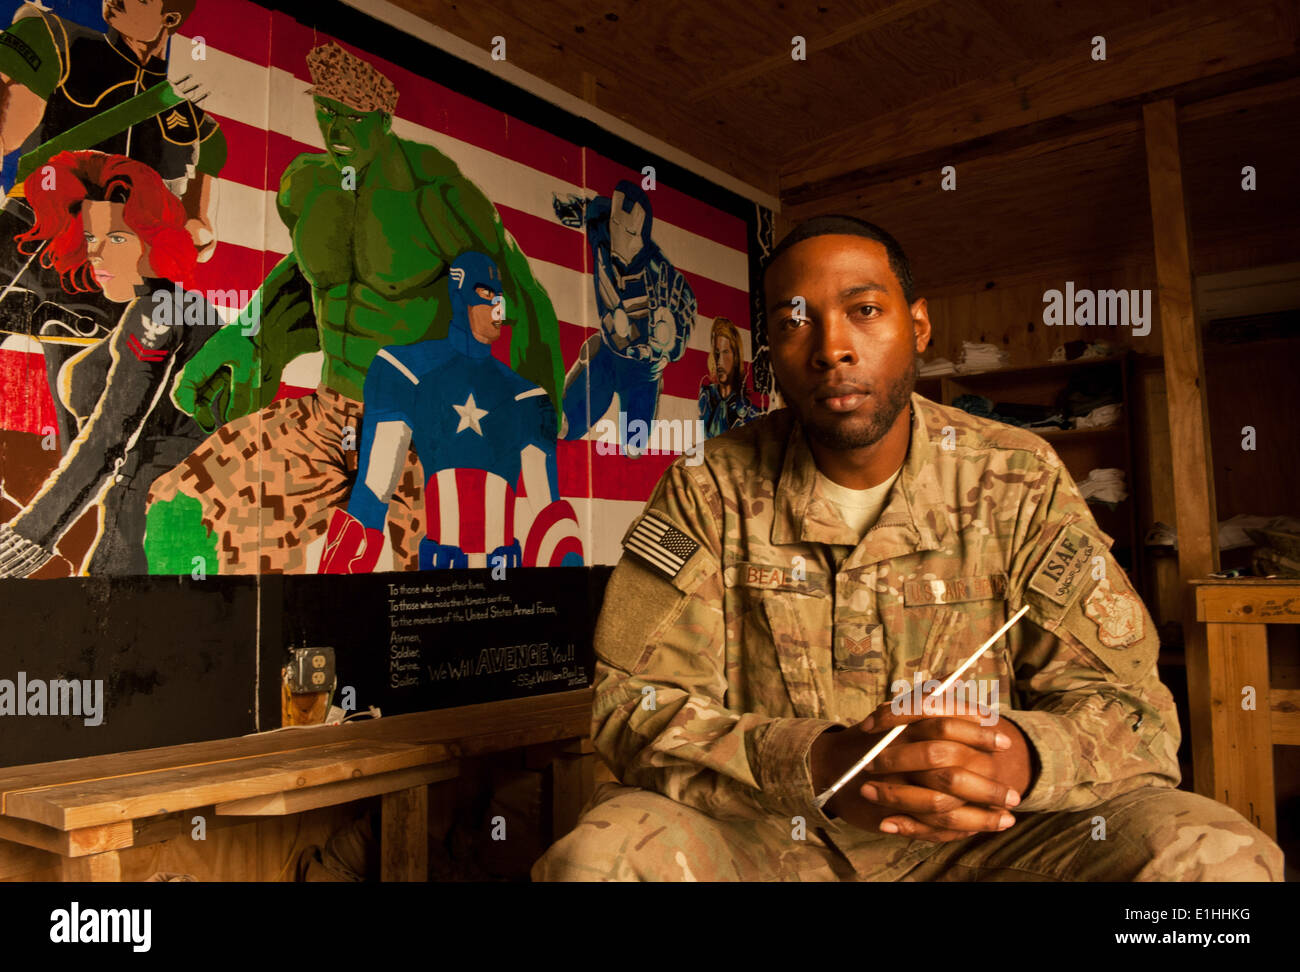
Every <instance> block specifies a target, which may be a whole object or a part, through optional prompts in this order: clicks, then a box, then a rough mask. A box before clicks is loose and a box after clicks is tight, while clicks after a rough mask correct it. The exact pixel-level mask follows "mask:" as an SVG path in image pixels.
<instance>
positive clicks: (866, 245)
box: [765, 234, 930, 449]
mask: <svg viewBox="0 0 1300 972" xmlns="http://www.w3.org/2000/svg"><path fill="white" fill-rule="evenodd" d="M765 291H766V294H765V296H766V305H767V320H768V343H769V345H770V352H771V357H772V372H773V375H774V376H775V378H776V383H777V387H778V388H779V389H780V391H781V395H782V396H783V397H784V399H785V401H786V403H787V404H788V405H789V406H790V408H792V409H794V411H795V414H797V415H798V416H799V418H800V420H801V421H802V423H803V425H804V427H805V428H806V429H807V430H808V434H809V435H810V436H811V437H812V438H813V439H815V440H816V441H817V442H819V443H820V444H822V445H824V446H826V447H828V448H831V449H858V448H862V447H865V446H870V445H873V444H874V443H876V442H878V441H879V440H880V439H881V438H882V437H883V436H884V435H885V433H886V432H888V431H889V430H890V429H891V428H892V427H893V426H894V424H895V422H896V421H899V420H900V419H899V416H900V414H901V413H902V412H903V410H904V409H905V408H906V407H907V403H908V399H909V397H910V395H911V393H912V388H913V387H914V385H915V384H916V359H917V355H918V354H920V352H921V351H923V350H924V349H925V347H926V345H927V344H928V343H929V340H930V319H929V316H928V314H927V311H926V306H925V301H924V300H918V301H916V302H915V303H914V304H912V305H911V306H910V307H909V306H908V304H907V301H906V299H905V298H904V297H903V288H902V285H901V284H900V283H899V282H898V278H897V277H896V276H895V275H894V272H893V271H892V270H891V269H890V267H889V258H888V255H887V254H886V252H885V248H884V246H882V245H881V244H880V243H877V242H876V241H875V240H869V239H866V238H864V237H860V236H847V235H836V234H830V235H826V236H815V237H813V238H812V239H808V240H804V241H802V242H800V243H796V244H795V245H794V246H792V247H791V248H790V249H789V250H787V251H786V252H785V253H783V254H782V255H781V256H780V258H778V259H777V261H776V263H774V264H773V265H772V266H771V267H770V268H769V269H768V272H767V279H766V286H765ZM796 298H802V302H801V301H799V300H797V299H796ZM801 307H802V313H800V308H801Z"/></svg>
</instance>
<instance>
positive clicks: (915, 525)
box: [772, 392, 948, 568]
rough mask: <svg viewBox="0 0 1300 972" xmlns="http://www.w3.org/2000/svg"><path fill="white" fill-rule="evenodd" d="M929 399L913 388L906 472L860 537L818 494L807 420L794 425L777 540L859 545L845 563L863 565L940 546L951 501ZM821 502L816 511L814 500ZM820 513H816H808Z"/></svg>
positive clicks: (780, 492) (780, 484) (779, 492)
mask: <svg viewBox="0 0 1300 972" xmlns="http://www.w3.org/2000/svg"><path fill="white" fill-rule="evenodd" d="M929 404H930V403H929V401H928V400H926V399H925V398H922V397H921V396H920V395H918V394H916V393H915V392H913V394H912V400H911V409H912V430H911V437H910V439H909V441H908V446H907V457H906V458H905V459H904V460H903V471H902V473H901V475H899V477H898V479H897V480H896V481H895V482H894V487H893V489H891V490H890V492H889V500H888V502H887V503H886V504H885V508H884V509H883V510H882V511H881V513H880V518H879V519H878V520H877V521H876V523H875V525H874V526H873V527H872V528H871V529H870V530H868V531H867V535H866V536H865V537H859V536H857V535H856V534H855V533H854V532H853V531H852V529H850V528H849V526H848V525H847V524H846V523H844V521H843V520H842V519H841V518H840V517H839V514H838V513H837V512H836V511H835V509H834V507H831V506H828V505H826V504H824V503H823V501H821V500H819V499H818V498H817V497H816V496H815V495H814V487H815V485H816V481H817V463H816V461H815V460H814V458H813V454H812V450H811V449H810V448H809V447H808V440H807V438H806V437H805V435H804V430H803V426H802V424H801V423H800V422H799V420H798V419H797V418H796V419H795V420H794V422H793V423H792V424H791V429H790V438H789V441H788V443H787V445H786V450H785V461H784V464H783V466H782V469H781V476H780V479H779V480H778V481H777V486H776V496H775V511H774V516H773V520H772V543H774V544H780V543H825V544H833V545H838V546H844V547H852V548H854V550H853V552H852V553H851V554H850V555H849V557H848V559H847V560H846V561H845V562H844V564H843V566H844V567H850V568H851V567H863V566H867V565H869V564H873V563H878V562H880V561H883V560H889V559H891V558H894V557H899V556H903V555H904V554H909V553H914V552H916V551H921V550H937V549H938V548H939V546H940V545H941V543H942V540H943V538H944V536H945V535H946V533H947V531H948V504H947V503H946V502H945V501H944V498H943V495H942V492H941V491H940V488H939V477H938V472H937V470H936V468H935V460H936V455H937V448H938V444H937V443H936V442H935V441H934V440H933V439H932V438H931V434H930V428H929V424H928V423H927V422H926V416H925V413H926V411H927V409H928V407H929ZM814 504H818V507H817V509H816V510H815V511H814V510H813V505H814ZM810 512H815V513H816V515H815V516H809V514H810Z"/></svg>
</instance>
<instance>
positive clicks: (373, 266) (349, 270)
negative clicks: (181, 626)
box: [147, 43, 560, 573]
mask: <svg viewBox="0 0 1300 972" xmlns="http://www.w3.org/2000/svg"><path fill="white" fill-rule="evenodd" d="M307 65H308V69H309V71H310V73H311V80H312V88H311V91H310V97H311V100H312V103H313V104H314V108H315V114H316V121H317V124H318V125H319V128H320V134H321V137H322V139H323V140H324V145H325V149H326V150H325V152H323V153H319V154H316V153H313V154H304V155H300V156H298V157H297V158H295V159H294V160H293V161H292V162H291V163H290V164H289V166H288V168H287V169H285V171H284V173H283V175H282V176H281V177H280V180H279V186H280V189H279V194H278V196H277V198H276V205H277V209H278V212H279V216H280V219H281V220H282V221H283V222H284V225H285V226H286V227H287V228H288V230H289V231H290V235H291V239H292V244H293V248H292V251H291V252H290V253H289V254H288V255H287V256H285V257H284V259H283V260H281V261H280V262H279V263H278V264H277V265H276V266H275V268H274V269H273V270H272V271H271V273H270V275H269V276H268V277H267V279H266V281H265V282H264V283H263V285H262V287H261V289H260V291H259V293H258V294H257V295H256V296H255V297H254V299H253V302H252V306H253V307H254V308H256V309H257V310H256V312H254V313H248V312H246V313H245V314H244V315H243V316H242V317H241V319H240V320H238V321H236V322H234V323H232V324H230V325H229V326H227V327H225V328H223V329H222V330H221V332H220V333H218V334H217V335H216V337H215V338H214V339H213V340H212V341H210V342H209V343H208V344H207V345H205V347H204V349H203V351H202V352H201V353H200V354H198V355H196V356H195V357H194V358H193V359H192V360H191V361H190V362H189V364H188V365H187V366H186V368H185V370H184V372H183V373H182V374H181V376H180V378H179V381H178V383H177V386H176V390H175V399H176V402H177V404H178V405H180V407H181V408H183V409H185V410H186V411H188V412H191V413H192V414H194V415H195V417H196V418H197V419H198V420H199V421H200V422H201V423H204V424H208V423H210V425H209V427H213V426H216V425H218V424H220V428H216V429H215V431H214V432H213V434H212V435H211V436H210V437H209V438H208V440H207V441H205V442H204V443H203V444H202V445H201V446H200V447H199V448H198V449H197V450H196V451H195V452H194V453H193V454H192V455H190V456H189V457H188V458H186V459H185V460H184V461H183V462H182V463H181V464H180V465H179V466H178V467H177V468H176V469H175V470H173V471H172V472H171V473H169V474H167V475H165V476H163V477H161V478H160V479H159V480H158V481H157V482H156V483H155V484H154V487H153V490H152V492H151V496H150V503H151V506H150V510H149V524H150V531H149V533H150V537H151V538H156V539H150V540H149V542H148V543H147V548H148V551H149V559H150V569H151V570H152V571H153V572H155V573H167V572H171V571H172V570H174V569H176V568H178V567H179V568H180V569H184V568H185V565H186V564H187V563H189V562H191V561H192V557H193V556H194V555H205V554H209V553H214V554H215V557H216V560H217V563H218V565H219V568H218V569H219V570H220V571H221V572H222V573H254V572H258V571H262V572H292V573H300V572H304V571H311V570H314V569H317V568H318V567H319V566H320V557H321V554H322V552H323V550H324V546H325V543H327V542H328V541H327V540H326V534H327V531H328V529H329V524H330V521H331V516H332V514H333V513H334V511H336V510H345V509H346V507H347V506H348V503H349V496H350V494H351V492H352V486H353V480H354V479H355V478H356V474H357V469H358V458H359V454H358V443H357V433H358V431H359V429H360V426H361V424H362V423H363V421H364V419H363V415H364V413H365V410H366V407H367V406H366V403H365V400H364V399H365V387H366V382H367V374H368V372H369V369H370V367H371V364H372V362H373V361H374V360H375V357H376V355H377V354H379V353H380V351H381V350H383V349H391V348H394V347H400V346H403V345H409V344H417V343H422V342H427V341H431V340H437V339H442V338H446V337H447V336H448V331H449V328H450V326H451V325H452V323H453V318H454V313H453V312H454V309H455V304H456V301H455V300H453V299H452V297H451V294H450V293H449V287H451V286H453V285H452V284H451V283H450V281H451V275H450V273H449V269H450V268H451V266H452V263H453V261H454V260H455V259H456V257H457V256H459V255H460V254H462V253H465V252H471V251H472V252H477V253H481V254H485V255H486V256H488V257H490V258H491V259H492V260H493V261H494V263H495V265H496V266H498V267H500V268H501V274H500V280H499V289H500V296H501V297H502V298H503V301H504V303H503V304H502V306H503V307H507V308H509V309H510V315H511V316H510V318H508V319H507V320H508V322H509V324H510V336H511V340H510V359H511V363H512V366H513V368H514V370H515V372H516V374H515V375H514V376H513V377H523V378H525V379H527V380H530V381H531V382H532V384H533V385H534V387H537V388H539V389H540V390H541V391H542V393H543V394H544V395H546V396H548V397H550V396H554V395H555V394H556V393H557V390H558V387H559V375H560V357H559V352H558V335H557V322H556V317H555V311H554V309H553V308H552V306H551V302H550V298H549V297H548V296H547V294H546V291H545V290H544V289H543V288H542V286H541V285H540V284H539V283H538V282H537V280H536V279H535V278H534V276H533V273H532V270H531V268H530V266H529V263H528V260H527V259H526V258H525V257H524V255H523V253H522V252H521V251H520V249H519V247H518V245H517V244H516V243H515V242H513V241H512V240H511V239H510V238H509V237H508V235H507V233H506V231H505V229H504V227H503V225H502V222H501V219H500V216H499V215H498V214H497V212H496V209H495V207H494V206H493V204H492V203H491V201H490V200H489V199H488V198H487V196H486V195H484V193H483V192H482V191H481V190H480V189H479V188H478V187H477V186H476V185H475V184H474V183H473V182H471V181H470V180H469V179H468V178H466V177H465V176H464V175H463V174H462V173H461V171H460V169H459V168H458V167H457V166H456V164H455V163H454V162H452V161H451V159H449V158H448V157H447V156H446V155H444V154H443V153H442V152H440V151H438V150H437V149H436V148H434V147H433V146H431V145H426V144H421V143H419V142H416V141H412V140H408V139H405V138H401V137H399V136H397V135H396V134H395V133H394V132H393V130H392V121H393V116H394V112H395V110H396V106H397V100H398V92H397V89H396V86H395V84H394V83H393V82H392V80H390V79H389V78H388V77H386V76H385V75H384V74H382V73H381V72H379V71H378V70H376V69H375V68H374V66H373V65H371V64H370V63H369V62H367V61H365V60H363V59H361V58H359V57H357V56H355V55H353V54H351V53H349V52H347V51H345V50H344V49H343V48H342V47H340V46H339V45H337V44H333V43H330V44H326V45H322V46H319V47H316V48H313V49H312V50H311V51H310V52H309V53H308V55H307ZM317 350H318V351H320V352H321V354H322V355H323V364H322V367H321V372H320V378H319V385H318V386H317V387H316V389H315V390H314V391H312V392H311V393H309V394H307V395H305V396H302V397H299V398H293V399H280V400H278V401H272V399H273V398H274V397H275V395H276V393H277V391H278V389H279V387H280V378H281V374H282V372H283V370H284V368H285V366H286V365H287V364H288V363H289V362H290V361H291V360H292V359H293V358H295V357H297V356H298V355H301V354H304V353H307V352H312V351H317ZM385 360H386V361H391V360H397V359H396V358H394V357H393V355H392V353H391V350H390V351H389V352H388V355H387V357H386V359H385ZM484 380H486V379H484ZM379 388H380V392H377V393H378V394H381V399H380V400H381V405H383V406H387V405H388V401H387V397H386V395H387V392H388V389H387V388H386V387H385V386H384V385H383V384H382V383H381V384H380V386H379ZM484 391H485V392H486V389H484ZM481 394H483V392H481ZM421 424H423V423H421ZM553 424H556V425H557V430H558V424H557V423H553ZM366 445H367V446H368V448H369V451H370V452H371V453H373V452H374V441H373V438H372V439H371V441H370V442H368V443H366ZM392 445H393V443H392V442H389V441H388V440H385V441H384V442H383V443H381V447H382V448H384V449H388V448H391V447H392ZM453 451H454V448H453ZM471 451H473V450H471ZM426 454H428V453H427V450H426ZM430 457H431V455H430ZM374 458H375V461H378V458H377V457H374ZM387 458H391V457H386V458H385V461H387ZM393 462H394V463H396V464H397V465H396V468H394V469H391V470H386V471H385V473H383V476H384V477H385V478H384V482H385V483H386V484H388V485H391V488H390V489H388V492H387V494H386V495H385V496H384V497H382V499H381V500H378V502H382V503H385V504H386V505H387V508H388V512H387V542H388V545H389V553H390V557H389V558H388V560H387V563H385V564H384V566H385V567H387V568H389V569H398V570H403V569H406V570H410V569H417V568H418V567H419V566H420V547H421V543H422V541H423V540H424V539H425V535H426V532H427V530H428V527H429V521H428V519H427V516H428V513H429V512H430V511H431V512H432V513H434V514H435V515H436V514H438V511H439V508H438V505H437V502H436V500H432V499H430V500H429V501H428V502H426V501H425V500H424V498H423V492H424V481H423V480H424V477H423V475H422V474H421V471H420V467H419V459H418V458H417V456H416V453H415V452H413V451H411V450H410V449H409V448H407V447H406V446H405V445H404V446H403V448H402V449H401V451H400V454H397V455H396V457H395V458H393ZM390 473H391V475H390ZM365 475H366V476H367V477H370V476H372V475H379V474H378V473H372V471H371V470H367V472H366V474H365ZM376 481H377V480H374V479H369V478H368V479H367V482H368V483H369V486H371V487H373V486H374V485H375V483H376ZM510 485H511V487H512V488H513V487H514V486H515V485H516V484H515V482H514V481H511V483H510ZM496 513H497V515H499V514H500V511H496ZM187 521H188V522H187ZM196 522H200V523H201V524H202V528H203V529H204V530H206V532H207V534H208V535H209V536H210V537H211V539H212V541H213V542H214V544H215V550H213V549H211V548H206V547H205V548H204V549H199V548H197V547H191V548H188V549H186V548H181V549H177V545H176V543H175V542H174V539H173V538H174V537H175V536H177V535H182V536H193V535H196V534H198V533H200V532H201V531H200V530H199V529H198V528H197V527H196V525H195V524H196ZM339 522H340V523H342V522H343V521H339ZM383 525H384V524H383V521H382V520H380V521H379V523H378V524H377V525H376V527H375V529H376V530H377V531H378V530H379V529H380V528H381V527H382V526H383ZM343 529H344V528H343V527H342V526H340V527H339V528H338V530H343ZM369 547H370V550H371V552H370V553H369V554H368V555H367V556H366V557H365V558H364V559H365V561H366V562H370V563H372V564H375V563H378V562H379V551H378V549H377V548H378V542H377V541H376V540H375V539H374V538H370V542H369ZM340 562H341V561H331V564H336V563H340ZM358 562H360V561H358Z"/></svg>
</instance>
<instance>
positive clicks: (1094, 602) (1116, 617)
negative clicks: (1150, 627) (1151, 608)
mask: <svg viewBox="0 0 1300 972" xmlns="http://www.w3.org/2000/svg"><path fill="white" fill-rule="evenodd" d="M1083 610H1084V613H1085V614H1087V615H1088V617H1090V618H1092V620H1093V621H1095V622H1096V623H1097V639H1098V640H1099V641H1100V642H1101V643H1102V644H1103V645H1105V646H1106V647H1107V648H1127V647H1128V646H1129V645H1131V644H1133V643H1135V642H1138V641H1141V640H1142V633H1143V620H1142V615H1143V611H1142V602H1141V601H1139V600H1138V598H1137V595H1136V594H1133V593H1132V592H1130V591H1117V590H1115V589H1114V588H1113V587H1111V586H1110V578H1108V577H1105V578H1102V580H1101V581H1099V582H1098V584H1097V586H1096V587H1094V588H1093V589H1092V593H1091V594H1089V595H1088V599H1087V600H1086V601H1084V602H1083Z"/></svg>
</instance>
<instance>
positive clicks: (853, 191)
mask: <svg viewBox="0 0 1300 972" xmlns="http://www.w3.org/2000/svg"><path fill="white" fill-rule="evenodd" d="M1279 78H1280V80H1278V79H1279ZM1165 98H1173V99H1174V101H1176V102H1177V103H1178V106H1179V118H1180V120H1181V121H1182V122H1184V123H1186V122H1190V121H1201V120H1204V119H1206V118H1217V117H1220V116H1222V115H1228V114H1233V113H1235V112H1239V111H1243V110H1247V111H1248V110H1251V109H1255V108H1260V107H1264V106H1268V105H1273V104H1277V103H1279V102H1287V101H1293V100H1296V99H1300V56H1296V55H1292V56H1290V57H1285V58H1279V59H1278V60H1275V61H1270V62H1268V63H1267V64H1263V65H1252V66H1251V67H1249V68H1246V69H1243V70H1241V71H1232V72H1229V73H1227V74H1217V75H1214V76H1213V77H1211V78H1205V79H1201V80H1198V81H1193V82H1189V83H1187V84H1180V85H1173V86H1170V87H1166V88H1162V89H1160V90H1157V91H1152V92H1147V93H1145V94H1143V95H1141V96H1139V97H1135V98H1124V99H1122V100H1119V101H1112V102H1109V103H1107V104H1104V105H1097V106H1096V107H1093V108H1088V109H1085V110H1083V111H1074V112H1070V113H1068V114H1064V115H1058V116H1056V117H1054V118H1048V119H1044V120H1043V121H1041V122H1034V123H1033V124H1030V125H1021V126H1019V127H1017V128H1010V129H1007V130H1005V131H1001V132H997V133H995V134H992V135H985V136H981V137H979V138H975V139H971V140H970V141H967V142H958V143H954V144H952V145H944V146H942V147H940V148H937V149H932V150H930V151H927V152H919V153H916V154H914V155H908V156H906V157H903V158H898V159H890V160H888V161H886V162H884V163H882V164H880V165H874V166H865V167H861V168H855V169H853V170H851V171H848V172H844V173H841V174H839V175H837V176H833V177H832V178H829V179H824V180H821V181H819V182H809V183H804V184H802V185H786V186H784V187H783V188H782V190H781V206H782V209H783V211H791V212H793V213H794V214H795V216H794V217H792V218H794V219H796V221H797V220H801V219H807V218H808V216H811V215H816V214H817V213H819V212H820V213H831V212H852V211H853V210H852V208H845V207H846V205H849V206H851V205H852V204H851V202H850V200H852V199H853V198H855V197H861V198H862V199H864V200H865V199H868V198H873V197H880V196H884V197H885V198H889V196H890V195H891V193H892V189H890V188H887V187H892V186H895V185H900V184H906V183H908V182H909V181H911V180H913V179H916V178H918V177H919V178H925V179H933V180H936V181H937V178H938V172H939V170H940V169H941V168H942V167H943V166H945V165H953V166H956V167H957V168H958V170H961V169H962V168H963V167H965V166H969V165H970V164H971V163H976V162H983V161H987V162H990V163H997V164H998V165H1002V166H1011V165H1014V164H1017V163H1019V162H1022V161H1026V160H1029V159H1033V158H1035V157H1037V156H1041V155H1045V154H1050V153H1051V152H1056V151H1060V150H1062V149H1071V148H1076V147H1081V146H1085V145H1087V144H1089V143H1091V142H1096V141H1099V140H1102V139H1105V138H1108V137H1110V136H1113V135H1117V134H1129V133H1137V132H1138V131H1139V130H1140V129H1141V127H1142V105H1143V104H1144V103H1146V102H1149V101H1162V100H1164V99H1165Z"/></svg>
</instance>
